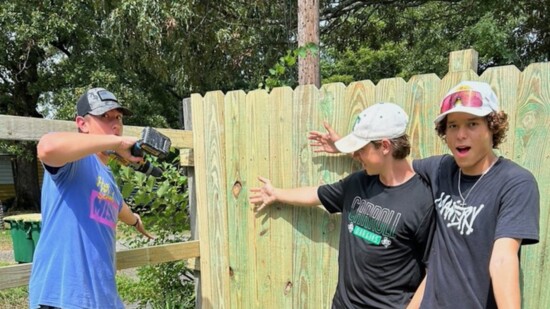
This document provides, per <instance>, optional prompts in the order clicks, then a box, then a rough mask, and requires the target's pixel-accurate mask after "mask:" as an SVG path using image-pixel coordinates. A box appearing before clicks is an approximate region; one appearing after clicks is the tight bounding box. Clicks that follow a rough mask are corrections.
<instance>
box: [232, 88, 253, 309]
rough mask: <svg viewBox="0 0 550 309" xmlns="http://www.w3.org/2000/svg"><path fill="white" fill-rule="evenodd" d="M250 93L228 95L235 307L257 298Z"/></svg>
mask: <svg viewBox="0 0 550 309" xmlns="http://www.w3.org/2000/svg"><path fill="white" fill-rule="evenodd" d="M247 120H248V117H247V114H246V93H245V92H244V91H232V92H229V93H227V94H226V96H225V133H226V134H225V136H226V139H225V140H226V142H225V148H226V165H227V169H226V171H227V184H226V185H227V189H226V191H227V219H228V220H227V228H228V232H227V234H228V239H229V240H228V248H229V267H230V273H229V280H230V281H229V282H230V292H231V295H230V298H231V308H247V307H250V306H251V305H252V304H253V303H254V301H255V297H256V292H255V289H254V287H255V285H251V284H250V283H251V282H250V280H249V279H248V276H249V274H250V273H255V271H254V270H253V269H252V270H251V267H254V266H255V263H253V262H252V263H251V261H250V255H249V250H250V248H249V246H248V244H249V241H248V238H249V237H250V236H249V235H250V232H251V231H252V229H253V223H254V222H253V221H252V222H251V221H250V220H249V212H250V210H249V208H248V201H247V194H246V191H245V190H247V189H248V188H247V186H246V183H247V181H246V180H247V179H246V177H247V175H246V173H247V171H248V169H249V168H250V167H249V165H248V158H247V153H246V149H247V148H248V147H250V146H249V144H250V143H252V139H251V138H252V136H251V135H250V134H249V133H248V132H247V131H246V130H245V124H246V122H247ZM251 226H252V227H251Z"/></svg>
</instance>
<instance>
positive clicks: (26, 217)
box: [4, 214, 42, 222]
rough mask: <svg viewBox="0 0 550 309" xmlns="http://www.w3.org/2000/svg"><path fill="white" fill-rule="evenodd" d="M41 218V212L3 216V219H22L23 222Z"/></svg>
mask: <svg viewBox="0 0 550 309" xmlns="http://www.w3.org/2000/svg"><path fill="white" fill-rule="evenodd" d="M41 220H42V215H41V214H22V215H15V216H8V217H4V221H8V222H9V221H23V222H40V221H41Z"/></svg>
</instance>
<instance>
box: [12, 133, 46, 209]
mask: <svg viewBox="0 0 550 309" xmlns="http://www.w3.org/2000/svg"><path fill="white" fill-rule="evenodd" d="M20 146H21V147H22V148H24V152H25V155H18V156H17V158H16V164H15V170H14V176H15V179H14V180H15V202H14V203H13V206H12V208H11V210H17V211H22V210H32V211H36V212H38V211H40V189H39V184H38V168H37V164H38V161H37V158H36V144H35V143H33V142H25V143H22V144H21V145H20Z"/></svg>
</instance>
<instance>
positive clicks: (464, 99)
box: [434, 81, 499, 124]
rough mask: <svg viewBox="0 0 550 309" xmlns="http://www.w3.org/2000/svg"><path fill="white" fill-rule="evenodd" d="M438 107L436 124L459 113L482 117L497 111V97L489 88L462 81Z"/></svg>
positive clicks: (488, 86) (487, 85) (477, 83)
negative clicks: (452, 114) (449, 115)
mask: <svg viewBox="0 0 550 309" xmlns="http://www.w3.org/2000/svg"><path fill="white" fill-rule="evenodd" d="M439 106H440V110H439V112H440V114H439V116H437V118H435V120H434V122H435V123H436V124H437V123H439V122H440V121H441V120H443V119H444V118H445V116H447V115H448V114H450V113H457V112H461V113H468V114H472V115H475V116H478V117H484V116H487V115H489V114H490V113H492V112H498V110H499V108H498V99H497V95H496V94H495V92H494V91H493V89H492V88H491V86H490V85H489V84H487V83H484V82H474V81H463V82H460V83H459V84H458V85H456V86H454V87H453V88H452V89H451V90H450V91H449V92H447V94H446V95H445V98H443V100H442V101H441V103H440V105H439Z"/></svg>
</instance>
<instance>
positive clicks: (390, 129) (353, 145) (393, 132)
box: [334, 103, 409, 153]
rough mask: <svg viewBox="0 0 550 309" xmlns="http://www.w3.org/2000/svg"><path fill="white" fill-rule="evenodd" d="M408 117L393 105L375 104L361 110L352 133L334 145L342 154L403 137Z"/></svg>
mask: <svg viewBox="0 0 550 309" xmlns="http://www.w3.org/2000/svg"><path fill="white" fill-rule="evenodd" d="M408 122H409V116H407V113H405V111H404V110H403V109H402V108H401V107H399V106H398V105H396V104H394V103H376V104H374V105H372V106H369V107H368V108H366V109H365V110H363V111H362V112H361V113H360V114H359V116H357V119H356V120H355V125H354V126H353V131H352V132H351V133H350V134H348V135H346V136H345V137H344V138H341V139H340V140H338V141H337V142H336V143H335V144H334V145H335V146H336V148H337V149H338V150H339V151H340V152H343V153H350V152H354V151H357V150H359V149H361V148H363V147H364V146H365V145H367V144H368V143H370V142H372V141H377V140H381V139H392V138H397V137H400V136H403V135H405V131H406V129H407V123H408Z"/></svg>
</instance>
